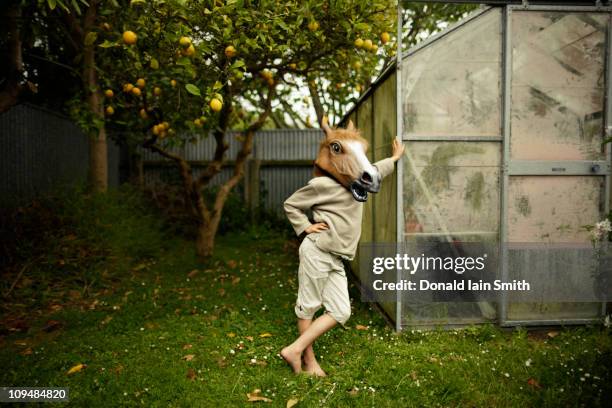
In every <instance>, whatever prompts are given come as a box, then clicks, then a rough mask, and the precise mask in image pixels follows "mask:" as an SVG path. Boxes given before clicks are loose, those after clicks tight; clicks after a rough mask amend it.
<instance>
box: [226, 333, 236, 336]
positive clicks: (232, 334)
mask: <svg viewBox="0 0 612 408" xmlns="http://www.w3.org/2000/svg"><path fill="white" fill-rule="evenodd" d="M227 337H236V333H234V332H229V333H227Z"/></svg>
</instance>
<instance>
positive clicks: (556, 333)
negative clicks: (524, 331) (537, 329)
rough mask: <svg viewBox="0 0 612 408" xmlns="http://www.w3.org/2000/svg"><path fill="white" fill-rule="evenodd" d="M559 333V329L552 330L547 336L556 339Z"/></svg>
mask: <svg viewBox="0 0 612 408" xmlns="http://www.w3.org/2000/svg"><path fill="white" fill-rule="evenodd" d="M558 335H559V332H558V331H551V332H548V334H547V336H548V337H550V338H551V339H554V338H555V337H557V336H558Z"/></svg>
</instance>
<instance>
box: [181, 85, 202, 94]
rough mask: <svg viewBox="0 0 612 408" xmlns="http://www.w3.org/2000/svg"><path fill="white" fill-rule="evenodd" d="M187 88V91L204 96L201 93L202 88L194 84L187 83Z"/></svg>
mask: <svg viewBox="0 0 612 408" xmlns="http://www.w3.org/2000/svg"><path fill="white" fill-rule="evenodd" d="M185 89H186V90H187V92H189V93H190V94H192V95H196V96H202V94H201V93H200V90H199V89H198V87H197V86H195V85H194V84H186V85H185Z"/></svg>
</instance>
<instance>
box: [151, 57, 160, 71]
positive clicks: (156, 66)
mask: <svg viewBox="0 0 612 408" xmlns="http://www.w3.org/2000/svg"><path fill="white" fill-rule="evenodd" d="M150 65H151V69H159V62H158V61H157V60H156V59H155V58H151V64H150Z"/></svg>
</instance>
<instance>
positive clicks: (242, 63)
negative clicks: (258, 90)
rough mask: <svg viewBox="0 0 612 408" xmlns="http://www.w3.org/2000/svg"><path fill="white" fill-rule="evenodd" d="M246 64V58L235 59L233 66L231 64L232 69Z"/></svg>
mask: <svg viewBox="0 0 612 408" xmlns="http://www.w3.org/2000/svg"><path fill="white" fill-rule="evenodd" d="M244 66H245V63H244V60H237V61H235V62H234V63H233V64H232V66H231V67H230V68H231V69H238V68H240V67H244Z"/></svg>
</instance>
